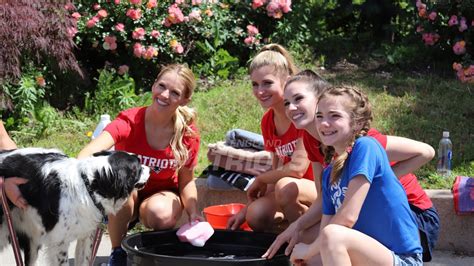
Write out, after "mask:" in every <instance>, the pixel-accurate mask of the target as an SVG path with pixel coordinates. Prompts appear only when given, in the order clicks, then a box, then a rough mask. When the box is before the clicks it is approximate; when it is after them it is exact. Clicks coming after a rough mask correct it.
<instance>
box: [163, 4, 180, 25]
mask: <svg viewBox="0 0 474 266" xmlns="http://www.w3.org/2000/svg"><path fill="white" fill-rule="evenodd" d="M166 20H167V21H168V22H169V23H170V24H178V23H181V22H183V21H184V15H183V12H182V11H181V9H180V8H179V7H178V5H177V4H172V5H171V6H170V7H169V8H168V17H166Z"/></svg>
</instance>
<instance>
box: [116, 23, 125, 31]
mask: <svg viewBox="0 0 474 266" xmlns="http://www.w3.org/2000/svg"><path fill="white" fill-rule="evenodd" d="M114 28H115V30H116V31H120V32H122V31H124V30H125V25H123V23H117V24H116V25H115V26H114Z"/></svg>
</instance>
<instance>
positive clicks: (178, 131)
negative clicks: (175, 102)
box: [153, 64, 197, 168]
mask: <svg viewBox="0 0 474 266" xmlns="http://www.w3.org/2000/svg"><path fill="white" fill-rule="evenodd" d="M168 72H175V73H176V74H177V75H178V77H179V79H180V80H181V83H182V84H183V86H184V90H183V92H184V97H185V98H186V99H190V98H191V96H192V94H193V92H194V89H195V88H196V79H195V77H194V74H193V72H192V70H191V69H190V68H188V67H187V66H185V65H181V64H172V65H167V66H165V67H163V68H162V69H161V71H160V73H159V74H158V76H157V77H156V81H155V84H157V83H158V81H159V80H160V78H161V77H162V76H163V75H164V74H166V73H168ZM155 84H153V85H154V86H155ZM172 119H173V124H174V134H173V137H172V138H171V141H170V146H171V150H172V151H173V155H174V158H175V159H176V161H177V162H178V168H181V166H183V165H184V164H185V162H186V161H187V160H188V157H189V154H188V149H187V148H186V146H185V145H184V143H183V136H193V135H196V134H197V133H196V132H195V131H194V130H193V129H192V128H191V124H192V123H193V122H194V121H195V120H196V111H195V110H194V109H192V108H190V107H188V106H178V108H177V109H176V112H175V114H174V115H173V118H172Z"/></svg>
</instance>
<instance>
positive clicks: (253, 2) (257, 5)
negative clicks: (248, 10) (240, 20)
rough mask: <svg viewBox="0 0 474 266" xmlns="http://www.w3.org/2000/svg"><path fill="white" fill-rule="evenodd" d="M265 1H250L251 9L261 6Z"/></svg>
mask: <svg viewBox="0 0 474 266" xmlns="http://www.w3.org/2000/svg"><path fill="white" fill-rule="evenodd" d="M266 2H267V1H266V0H253V1H252V9H257V8H259V7H261V6H263V4H265V3H266Z"/></svg>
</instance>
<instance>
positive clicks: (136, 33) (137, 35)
mask: <svg viewBox="0 0 474 266" xmlns="http://www.w3.org/2000/svg"><path fill="white" fill-rule="evenodd" d="M132 38H133V39H135V40H144V39H145V29H144V28H136V29H135V30H133V32H132Z"/></svg>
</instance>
